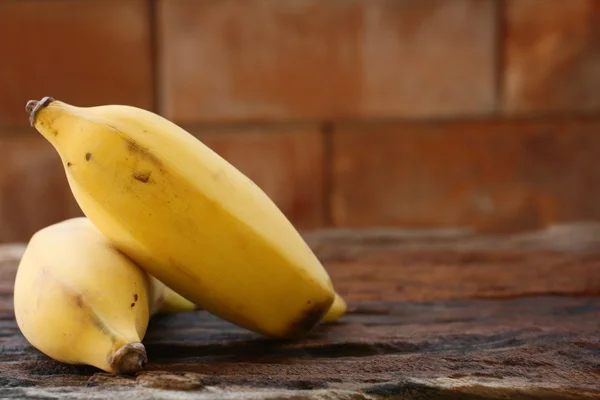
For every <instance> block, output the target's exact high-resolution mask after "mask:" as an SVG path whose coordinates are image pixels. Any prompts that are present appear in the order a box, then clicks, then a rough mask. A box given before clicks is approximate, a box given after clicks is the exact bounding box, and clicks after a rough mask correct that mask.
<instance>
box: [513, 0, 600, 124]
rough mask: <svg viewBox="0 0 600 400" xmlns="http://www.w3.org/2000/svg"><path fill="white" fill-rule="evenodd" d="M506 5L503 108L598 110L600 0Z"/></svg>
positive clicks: (520, 110) (527, 0)
mask: <svg viewBox="0 0 600 400" xmlns="http://www.w3.org/2000/svg"><path fill="white" fill-rule="evenodd" d="M506 4H507V13H506V50H505V51H506V54H505V57H504V59H505V73H504V93H505V96H504V100H503V107H504V109H505V111H506V112H508V113H511V114H525V113H550V112H560V111H565V112H568V111H579V112H589V111H598V110H599V109H600V56H599V54H600V31H599V30H598V28H597V26H598V25H599V24H600V1H598V0H572V1H564V0H509V1H508V2H507V3H506Z"/></svg>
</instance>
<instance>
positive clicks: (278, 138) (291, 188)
mask: <svg viewBox="0 0 600 400" xmlns="http://www.w3.org/2000/svg"><path fill="white" fill-rule="evenodd" d="M197 136H198V137H199V138H200V140H202V142H203V143H205V144H206V145H207V146H208V147H210V148H211V149H213V150H214V151H215V152H217V153H218V154H219V155H221V156H222V157H223V158H225V159H226V160H227V161H229V162H230V163H231V164H233V165H234V166H235V167H236V168H238V169H239V170H240V171H241V172H243V173H244V174H246V175H247V176H248V177H249V178H250V179H252V180H253V181H254V182H255V183H256V184H257V185H258V186H260V187H261V188H262V189H263V190H264V191H265V192H266V193H267V195H269V196H270V197H271V198H272V199H273V201H274V202H275V204H277V206H278V207H279V208H280V209H281V210H282V211H283V213H284V214H285V215H286V216H287V217H288V218H289V219H290V220H291V221H292V223H294V224H295V226H296V227H297V228H301V229H309V228H315V227H318V226H321V225H322V223H323V210H324V203H323V197H324V194H323V185H324V182H323V144H322V140H321V139H322V137H321V134H320V132H319V130H318V128H317V127H315V126H296V127H266V126H262V127H255V128H250V127H248V128H243V129H234V128H225V129H216V128H215V129H204V130H202V131H199V132H197Z"/></svg>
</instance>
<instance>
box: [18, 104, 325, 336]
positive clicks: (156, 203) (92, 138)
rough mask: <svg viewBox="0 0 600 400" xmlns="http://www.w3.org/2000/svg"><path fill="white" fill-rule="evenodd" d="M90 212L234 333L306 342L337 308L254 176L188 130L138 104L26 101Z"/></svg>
mask: <svg viewBox="0 0 600 400" xmlns="http://www.w3.org/2000/svg"><path fill="white" fill-rule="evenodd" d="M26 108H27V111H28V112H29V114H30V122H31V124H32V126H34V127H35V128H36V129H37V130H38V131H39V132H40V133H41V134H42V135H43V136H44V137H45V138H46V139H47V140H48V141H49V142H50V143H51V144H52V145H53V146H54V148H55V149H56V150H57V152H58V154H59V155H60V157H61V159H62V162H63V165H64V168H65V171H66V175H67V178H68V181H69V184H70V187H71V190H72V192H73V195H74V196H75V199H76V201H77V202H78V204H79V206H80V207H81V209H82V210H83V212H84V214H85V215H86V216H87V217H88V218H89V219H90V220H91V221H92V222H93V223H94V225H95V226H96V227H97V228H98V229H99V230H100V231H101V232H102V233H103V234H104V235H105V236H106V237H107V238H108V239H109V240H110V241H111V242H112V243H113V244H114V245H115V246H116V247H117V248H118V249H120V250H121V251H122V252H124V253H125V254H127V255H128V256H129V257H130V258H132V259H133V260H135V261H136V263H137V264H138V265H139V266H141V267H142V268H143V269H145V270H146V271H147V272H149V273H150V274H151V275H153V276H155V277H156V278H158V279H159V280H160V281H161V282H163V283H165V284H166V285H167V286H168V287H170V288H172V289H173V290H174V291H175V292H177V293H179V294H180V295H182V296H183V297H184V298H186V299H188V300H189V301H191V302H193V303H194V304H196V305H198V306H199V307H202V308H204V309H206V310H207V311H208V312H210V313H212V314H215V315H217V316H219V317H221V318H223V319H225V320H228V321H230V322H232V323H234V324H237V325H238V326H241V327H245V328H247V329H249V330H253V331H255V332H258V333H262V334H264V335H267V336H272V337H281V338H285V337H300V336H304V335H306V334H307V333H308V332H309V331H310V330H311V329H312V328H313V327H314V326H315V325H317V324H318V323H319V322H320V321H321V320H322V318H323V317H324V316H325V314H326V312H327V311H328V310H329V308H330V306H331V305H332V303H333V301H334V290H333V286H332V283H331V280H330V278H329V276H328V274H327V272H326V271H325V269H324V268H323V266H322V265H321V263H320V262H319V260H318V259H317V257H316V256H315V255H314V254H313V252H312V251H311V249H310V248H309V247H308V245H307V244H306V243H305V241H304V240H303V239H302V237H301V236H300V234H299V233H298V232H297V230H296V229H295V228H294V227H293V225H292V224H291V223H290V221H288V219H287V218H286V217H285V216H284V214H283V213H282V212H281V211H280V210H279V209H278V208H277V207H276V205H275V204H274V203H273V202H272V200H271V199H270V198H269V197H268V196H267V195H266V194H265V193H264V192H263V191H262V190H261V189H260V188H259V187H258V186H257V185H255V184H254V183H253V182H252V181H251V180H250V179H249V178H247V177H246V176H245V175H243V174H242V173H241V172H240V171H239V170H237V169H236V168H234V167H233V166H232V165H231V164H229V163H228V162H227V161H226V160H224V159H223V158H222V157H220V156H219V155H217V153H215V152H214V151H212V150H211V149H210V148H208V147H207V146H206V145H204V144H203V143H202V142H200V141H199V140H198V139H196V138H195V137H194V136H192V135H191V134H189V133H188V132H186V131H185V130H184V129H182V128H180V127H179V126H177V125H175V124H174V123H172V122H170V121H168V120H167V119H165V118H163V117H161V116H159V115H157V114H154V113H152V112H149V111H146V110H142V109H139V108H135V107H131V106H122V105H106V106H96V107H76V106H74V105H70V104H67V103H64V102H61V101H58V100H54V99H52V98H49V97H45V98H44V99H42V100H41V101H39V102H38V101H35V100H30V101H29V102H28V103H27V107H26Z"/></svg>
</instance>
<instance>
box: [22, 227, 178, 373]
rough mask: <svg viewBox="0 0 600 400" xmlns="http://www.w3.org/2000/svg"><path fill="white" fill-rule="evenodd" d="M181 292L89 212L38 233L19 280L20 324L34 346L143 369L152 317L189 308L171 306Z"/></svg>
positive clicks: (80, 359)
mask: <svg viewBox="0 0 600 400" xmlns="http://www.w3.org/2000/svg"><path fill="white" fill-rule="evenodd" d="M176 298H177V297H176V296H174V295H173V293H172V291H169V290H168V288H167V287H166V286H165V285H163V284H162V283H161V282H159V281H158V280H157V279H155V278H154V277H151V276H149V275H148V274H147V273H146V272H144V271H143V270H142V269H141V268H139V267H138V266H137V265H135V264H134V263H133V262H132V261H131V260H130V259H129V258H127V257H126V256H125V255H124V254H122V253H121V252H119V251H118V250H116V249H115V248H114V247H112V245H111V244H110V243H109V242H108V240H107V239H106V238H105V237H104V236H103V235H102V234H101V233H100V232H99V231H98V230H97V229H96V228H95V227H94V226H93V225H92V223H91V222H90V221H89V220H88V219H86V218H83V217H79V218H72V219H69V220H65V221H62V222H59V223H56V224H53V225H50V226H47V227H45V228H43V229H41V230H39V231H37V232H36V233H34V234H33V236H32V237H31V239H30V241H29V243H28V244H27V247H26V249H25V252H24V254H23V256H22V258H21V260H20V262H19V266H18V269H17V275H16V278H15V284H14V309H15V317H16V321H17V325H18V327H19V329H20V330H21V332H22V334H23V336H25V338H26V339H27V341H28V342H29V343H30V344H31V345H32V346H33V347H35V348H36V349H38V350H39V351H41V352H42V353H44V354H46V355H47V356H49V357H51V358H53V359H55V360H57V361H61V362H64V363H68V364H87V365H92V366H95V367H97V368H99V369H101V370H104V371H106V372H109V373H114V374H127V373H134V372H136V371H139V370H140V369H142V368H143V366H144V364H145V363H146V351H145V348H144V346H143V344H142V343H141V340H142V339H143V337H144V335H145V333H146V329H147V326H148V322H149V318H150V317H151V315H152V314H153V313H156V312H161V311H162V312H164V311H165V310H173V309H175V310H177V311H182V310H187V309H189V303H188V304H184V305H181V306H179V307H175V308H173V305H172V304H165V303H167V300H166V299H169V300H168V301H172V299H176ZM175 304H180V303H175Z"/></svg>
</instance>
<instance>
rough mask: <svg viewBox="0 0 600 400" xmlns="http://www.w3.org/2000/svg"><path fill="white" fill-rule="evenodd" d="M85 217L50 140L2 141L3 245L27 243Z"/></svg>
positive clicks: (0, 234) (0, 227) (4, 138)
mask: <svg viewBox="0 0 600 400" xmlns="http://www.w3.org/2000/svg"><path fill="white" fill-rule="evenodd" d="M81 215H83V214H82V213H81V211H80V210H79V207H78V206H77V203H76V202H75V199H74V197H73V195H72V194H71V191H70V189H69V184H68V182H67V177H66V175H65V172H64V168H63V166H62V163H61V160H60V158H59V156H58V154H57V153H56V151H55V150H54V148H53V147H52V145H50V143H48V142H47V141H46V139H44V138H43V137H41V136H40V135H35V134H32V135H28V134H24V135H8V136H7V135H4V136H2V137H0V242H17V241H18V242H27V241H28V240H29V238H30V237H31V235H32V234H33V233H34V232H35V231H37V230H39V229H41V228H43V227H45V226H47V225H50V224H52V223H55V222H59V221H61V220H63V219H67V218H70V217H74V216H81Z"/></svg>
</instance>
